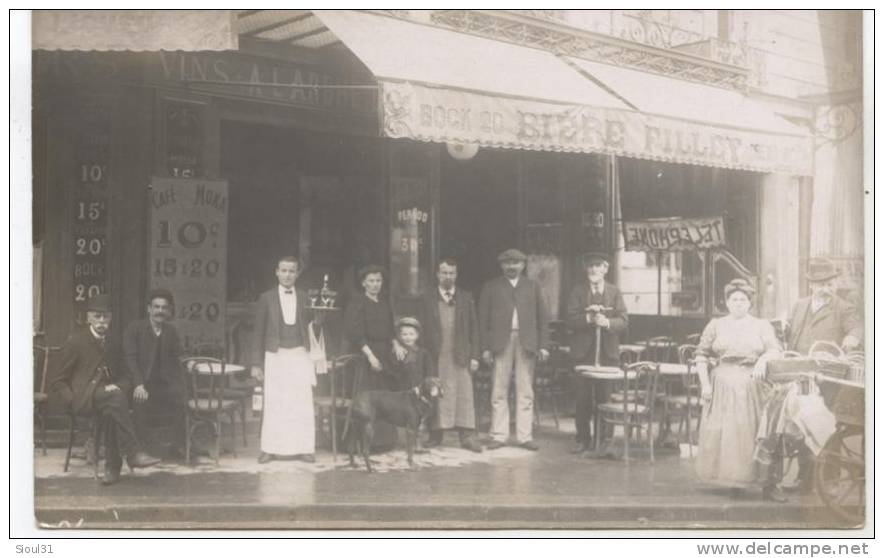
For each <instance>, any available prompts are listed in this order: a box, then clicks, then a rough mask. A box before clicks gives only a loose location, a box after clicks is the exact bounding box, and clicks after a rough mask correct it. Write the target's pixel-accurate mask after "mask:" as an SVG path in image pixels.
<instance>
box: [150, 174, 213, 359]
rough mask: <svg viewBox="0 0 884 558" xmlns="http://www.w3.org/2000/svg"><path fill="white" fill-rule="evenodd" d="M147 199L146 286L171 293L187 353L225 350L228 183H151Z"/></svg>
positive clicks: (166, 180)
mask: <svg viewBox="0 0 884 558" xmlns="http://www.w3.org/2000/svg"><path fill="white" fill-rule="evenodd" d="M150 196H151V199H150V208H151V220H150V224H151V228H150V230H151V240H150V286H151V288H157V287H163V288H166V289H169V290H170V291H172V294H173V296H174V297H175V305H174V320H173V322H172V323H174V325H175V327H176V329H177V330H178V333H179V335H180V336H181V341H182V343H183V345H184V347H185V350H187V349H190V348H193V347H194V346H195V345H199V344H203V343H211V344H215V345H218V346H221V347H224V346H225V316H226V314H227V312H226V303H227V203H228V202H227V182H226V181H220V180H197V179H178V178H154V179H153V182H152V183H151V188H150Z"/></svg>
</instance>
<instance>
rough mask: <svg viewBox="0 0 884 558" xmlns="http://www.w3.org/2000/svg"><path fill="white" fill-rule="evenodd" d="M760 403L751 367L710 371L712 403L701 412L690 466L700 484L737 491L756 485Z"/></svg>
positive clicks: (730, 366) (733, 366)
mask: <svg viewBox="0 0 884 558" xmlns="http://www.w3.org/2000/svg"><path fill="white" fill-rule="evenodd" d="M762 403H763V401H762V388H761V384H760V382H756V381H755V380H753V379H752V367H747V366H740V365H737V364H720V365H719V366H717V367H716V368H715V369H714V370H713V371H712V402H711V403H709V404H707V405H706V406H705V407H704V408H703V419H702V423H701V425H700V438H699V448H698V450H697V458H696V461H695V464H694V466H695V469H696V472H697V476H698V477H699V478H700V480H702V481H704V482H707V483H710V484H716V485H720V486H727V487H737V488H745V487H747V486H750V485H753V484H755V483H756V482H757V481H758V473H757V465H756V463H755V461H754V452H755V440H756V434H757V433H758V423H759V419H760V417H761V409H762Z"/></svg>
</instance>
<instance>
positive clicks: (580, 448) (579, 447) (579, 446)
mask: <svg viewBox="0 0 884 558" xmlns="http://www.w3.org/2000/svg"><path fill="white" fill-rule="evenodd" d="M587 451H589V446H588V445H586V444H584V443H581V442H577V443H576V444H574V446H573V447H571V453H574V454H578V455H582V454H583V453H584V452H587Z"/></svg>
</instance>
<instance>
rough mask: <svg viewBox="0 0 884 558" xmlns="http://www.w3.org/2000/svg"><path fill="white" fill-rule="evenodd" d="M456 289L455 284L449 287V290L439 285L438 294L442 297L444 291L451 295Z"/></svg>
mask: <svg viewBox="0 0 884 558" xmlns="http://www.w3.org/2000/svg"><path fill="white" fill-rule="evenodd" d="M456 290H457V286H454V287H451V290H448V289H444V288H442V285H439V294H440V295H442V297H443V298H444V297H445V293H451V296H454V293H455V291H456Z"/></svg>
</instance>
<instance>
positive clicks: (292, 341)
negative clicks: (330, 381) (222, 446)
mask: <svg viewBox="0 0 884 558" xmlns="http://www.w3.org/2000/svg"><path fill="white" fill-rule="evenodd" d="M298 271H299V265H298V260H297V258H295V257H293V256H287V257H284V258H281V259H280V260H279V261H278V262H277V265H276V278H277V280H278V281H279V285H278V286H277V287H276V288H273V289H270V290H269V291H266V292H265V293H263V294H262V295H261V296H260V298H259V299H258V308H257V314H256V318H255V336H254V338H253V344H252V363H253V365H252V375H253V376H254V377H255V378H257V379H258V381H263V382H264V418H263V421H262V423H261V455H260V456H259V457H258V463H268V462H270V461H273V460H274V459H280V458H289V459H300V460H302V461H306V462H308V463H313V462H314V461H315V457H314V453H315V427H314V414H313V386H315V385H316V373H315V368H314V366H313V361H312V360H311V359H310V356H309V354H308V349H309V347H308V343H309V338H310V336H309V331H308V329H307V328H308V324H309V323H310V319H311V316H310V311H309V310H308V309H307V306H306V303H307V296H306V295H305V294H304V293H303V292H300V291H298V290H296V289H295V279H297V278H298Z"/></svg>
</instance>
